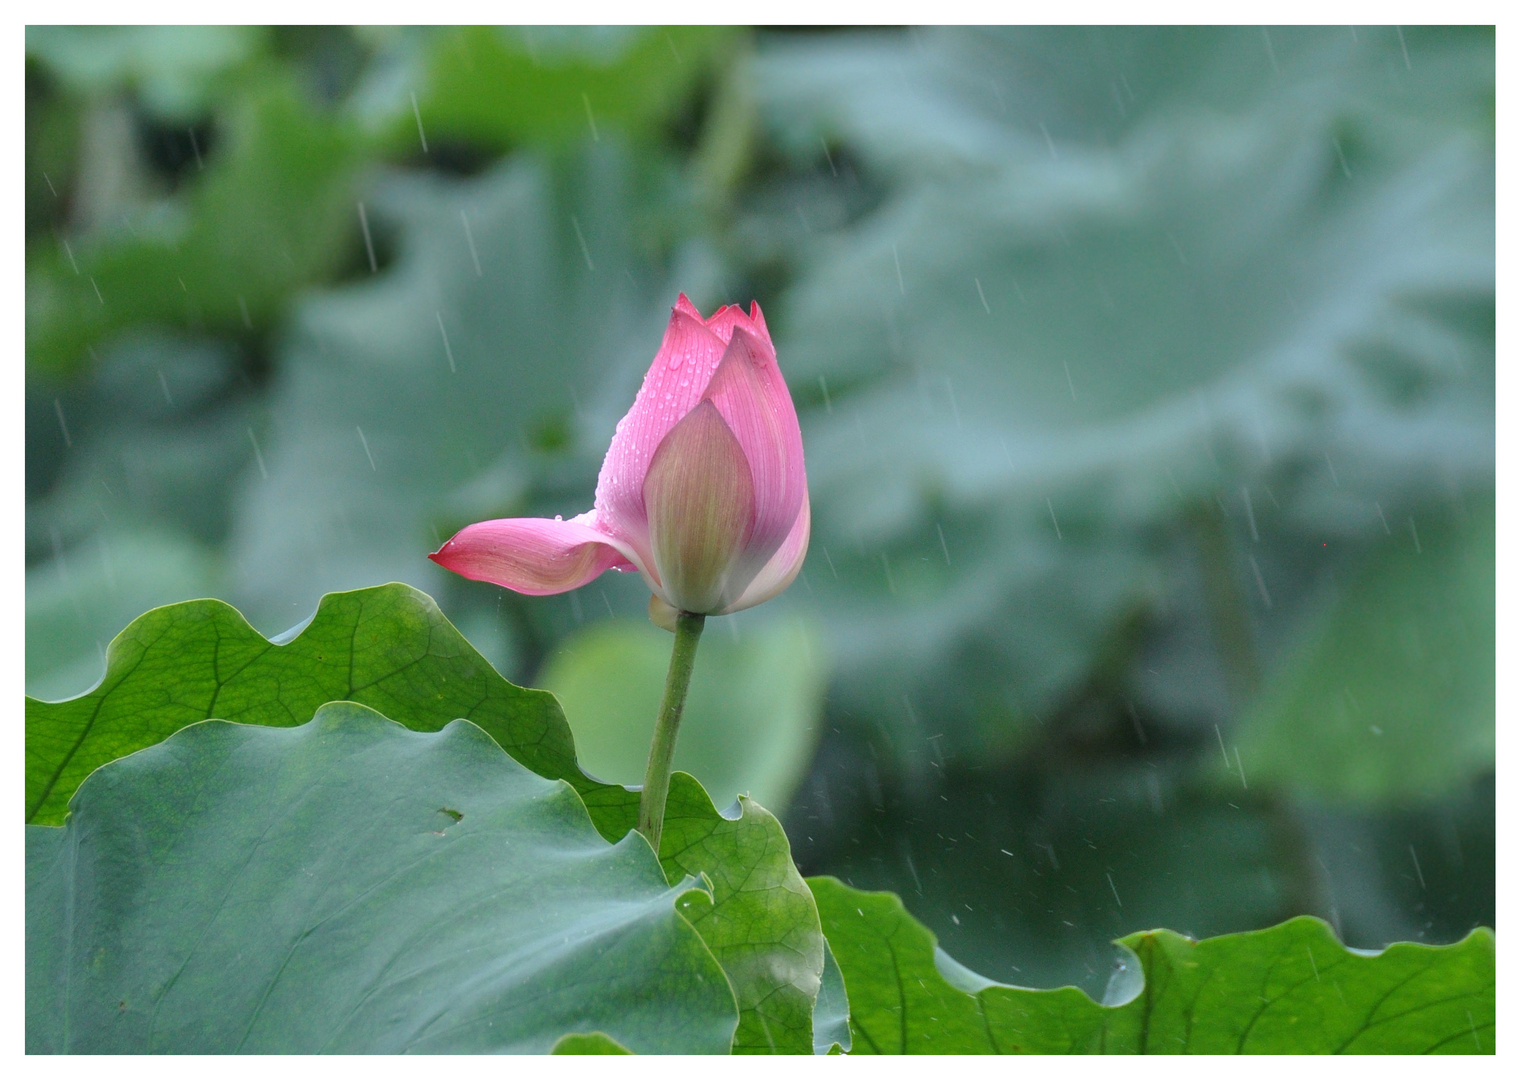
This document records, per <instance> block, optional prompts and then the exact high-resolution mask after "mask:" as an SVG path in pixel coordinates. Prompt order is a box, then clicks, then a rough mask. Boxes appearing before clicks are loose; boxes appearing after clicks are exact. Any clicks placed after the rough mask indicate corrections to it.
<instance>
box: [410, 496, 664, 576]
mask: <svg viewBox="0 0 1521 1080" xmlns="http://www.w3.org/2000/svg"><path fill="white" fill-rule="evenodd" d="M595 525H596V517H595V511H593V512H592V513H587V514H582V515H580V516H579V517H575V518H572V519H571V520H569V521H561V520H559V519H558V518H554V519H551V518H499V519H497V520H495V521H481V522H477V523H476V524H474V525H467V526H466V527H465V528H463V529H461V530H460V531H459V532H457V533H456V534H455V535H454V536H453V537H452V538H451V539H450V540H449V542H448V543H446V544H445V545H444V546H443V547H441V548H439V549H438V550H437V551H435V552H434V553H433V554H432V555H429V556H428V558H430V559H432V560H433V561H434V562H436V563H438V565H440V566H442V567H444V568H445V569H446V570H453V571H454V572H455V573H456V574H461V575H463V576H464V577H467V578H470V579H471V580H473V581H490V582H493V583H495V584H497V585H503V586H505V587H507V588H509V589H512V590H514V591H515V592H520V593H527V594H528V595H529V596H547V595H549V594H550V593H561V592H566V591H567V590H569V589H575V588H578V587H580V586H582V585H585V584H586V583H587V582H588V581H590V580H591V579H592V578H594V577H596V576H597V575H598V574H600V573H602V572H603V571H604V570H612V569H618V570H637V569H639V567H638V566H637V565H636V564H635V563H634V562H633V561H632V560H631V559H630V557H629V556H630V555H631V554H632V553H631V552H629V551H627V550H626V549H625V548H624V545H623V544H621V543H620V542H619V541H617V540H615V539H613V538H612V537H609V536H608V535H607V534H606V533H604V532H602V531H601V530H599V529H598V528H596V527H595Z"/></svg>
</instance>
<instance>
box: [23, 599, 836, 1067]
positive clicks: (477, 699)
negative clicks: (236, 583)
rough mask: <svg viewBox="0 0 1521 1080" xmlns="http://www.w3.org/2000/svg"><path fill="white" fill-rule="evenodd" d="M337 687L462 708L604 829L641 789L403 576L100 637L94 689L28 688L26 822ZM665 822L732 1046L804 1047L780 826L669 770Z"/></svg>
mask: <svg viewBox="0 0 1521 1080" xmlns="http://www.w3.org/2000/svg"><path fill="white" fill-rule="evenodd" d="M339 700H342V701H355V702H358V703H359V704H362V705H367V706H369V707H370V708H373V709H375V710H377V711H379V712H381V713H383V714H384V715H386V716H387V717H389V718H391V719H393V720H395V721H396V722H398V723H400V724H402V725H403V726H404V727H407V728H410V729H412V730H413V731H424V732H426V731H437V730H439V729H441V728H443V727H444V726H445V725H447V724H449V723H450V722H452V721H453V720H455V719H466V720H469V721H471V722H472V723H473V724H475V725H477V726H478V727H480V728H481V729H482V730H484V731H485V732H486V733H487V734H488V735H490V736H491V737H492V738H493V739H495V740H496V742H497V743H498V744H499V745H500V746H501V747H502V749H504V750H506V751H507V753H508V754H510V755H511V756H512V757H513V758H515V759H516V760H517V761H518V762H519V763H520V764H522V765H524V766H526V767H528V768H529V769H531V770H533V771H534V772H536V773H538V774H539V775H540V776H543V777H547V778H549V779H552V780H555V779H558V780H565V781H566V782H568V783H569V784H570V785H571V786H572V787H573V788H575V789H576V791H577V793H578V794H579V795H580V796H581V799H582V800H583V801H584V803H585V804H586V807H587V809H588V811H589V812H590V814H591V817H592V821H593V823H594V824H595V825H596V827H597V829H598V831H599V832H600V833H601V834H602V836H603V837H604V838H605V839H607V840H609V841H618V840H620V839H621V838H623V837H625V836H626V835H627V834H628V832H629V831H630V830H631V829H632V828H633V827H634V824H635V820H636V817H637V813H638V804H639V796H638V793H637V792H635V791H630V790H629V789H627V788H624V787H622V786H619V785H615V784H604V783H601V782H600V781H597V780H595V779H593V778H591V777H588V776H587V775H586V774H585V773H584V772H582V771H581V769H580V768H579V766H578V765H577V764H576V757H575V745H574V742H573V739H572V736H571V733H570V729H569V727H568V726H567V725H566V723H565V718H564V715H563V714H562V713H561V711H560V707H559V704H558V703H557V702H556V701H555V699H554V697H553V696H552V695H550V694H548V693H545V692H543V691H539V690H527V689H523V688H520V687H517V686H514V685H512V684H511V683H509V682H508V681H507V680H505V679H503V678H502V677H501V676H500V675H499V674H497V672H496V671H495V670H494V669H493V668H492V667H491V665H490V664H488V663H487V662H486V661H485V659H484V658H482V657H481V656H480V654H479V653H477V652H476V651H475V649H474V648H473V647H471V645H470V644H469V642H467V641H466V640H465V639H464V638H463V637H462V636H461V635H460V634H459V632H458V631H457V630H455V629H454V627H453V626H452V625H450V623H449V622H448V620H447V619H445V618H444V616H443V614H442V613H441V612H440V611H439V610H438V607H437V605H435V604H434V602H433V601H432V599H430V598H429V597H428V596H426V595H425V594H423V593H421V592H419V591H417V590H416V589H413V588H411V587H410V586H406V585H400V584H390V585H384V586H379V587H376V588H370V589H359V590H355V591H353V592H347V593H331V594H329V595H327V596H325V597H323V599H322V601H321V602H320V603H319V604H318V607H317V612H316V615H315V616H314V617H313V618H312V621H311V623H310V624H309V625H308V626H306V627H305V628H304V629H302V631H301V632H300V633H299V634H297V635H296V636H294V637H293V638H291V639H290V640H289V641H288V642H286V643H284V644H280V645H276V644H274V643H272V642H270V641H269V640H267V639H266V638H264V637H263V636H262V635H261V634H259V633H258V632H257V631H256V630H254V629H253V628H252V627H251V626H249V625H248V623H247V621H246V620H244V619H243V617H242V616H241V615H240V614H239V613H238V612H237V611H236V609H234V608H232V607H230V606H229V605H227V604H224V603H222V602H221V601H217V600H195V601H190V602H188V603H183V604H175V605H171V606H168V607H163V608H159V609H157V610H154V611H150V612H148V613H147V614H146V615H143V616H142V617H141V618H139V619H137V620H136V621H134V622H133V623H132V624H131V625H130V626H128V627H127V628H126V630H124V631H122V633H121V634H120V635H118V636H117V638H116V640H114V641H113V642H112V643H111V646H110V649H109V651H108V653H107V666H106V674H105V677H104V678H103V679H102V681H101V683H100V685H99V686H97V687H96V688H95V689H94V690H92V691H91V692H90V693H88V694H85V695H82V696H81V697H78V698H73V699H71V700H69V701H63V702H56V703H54V702H43V701H37V700H36V699H33V698H28V699H27V702H26V716H27V720H26V730H27V735H26V751H27V820H28V822H30V823H32V824H57V823H60V822H61V821H62V820H63V818H64V814H65V810H66V808H67V806H68V802H69V799H70V798H71V797H72V795H73V794H74V792H75V791H76V790H77V789H78V788H79V785H80V784H81V783H82V782H83V781H84V779H85V777H87V776H88V775H89V774H90V773H91V772H92V771H93V770H94V769H96V768H98V767H100V766H101V765H103V764H105V763H106V762H109V761H113V760H115V759H117V758H120V757H123V756H125V755H127V754H131V753H133V752H135V751H137V750H141V749H143V748H145V747H148V746H152V745H154V744H155V743H158V742H161V741H162V740H164V739H166V738H168V737H170V736H171V735H173V734H174V733H175V732H176V731H178V730H180V729H182V728H184V727H186V726H187V725H190V724H194V723H197V722H199V721H202V720H207V719H223V720H232V721H236V722H238V723H242V724H257V725H264V726H271V727H291V726H294V725H296V724H299V723H302V722H304V721H305V720H306V719H309V718H310V717H311V716H312V714H313V713H314V712H316V710H317V709H318V707H319V706H321V705H323V704H324V703H326V702H329V701H339ZM666 821H667V823H666V828H665V832H664V834H663V837H662V844H661V847H662V863H663V865H664V867H665V870H666V872H667V874H668V875H674V879H679V878H681V877H683V876H686V875H688V874H691V875H694V876H695V875H698V874H700V873H704V872H705V873H707V874H708V876H709V878H710V879H711V880H712V881H713V883H714V896H713V904H712V912H711V914H710V915H709V916H707V917H705V918H701V919H696V920H695V923H696V925H697V926H698V929H699V932H700V933H702V935H703V937H704V939H705V940H707V941H708V944H709V946H710V947H711V948H712V949H713V951H714V954H715V955H717V956H718V957H719V958H720V962H721V963H723V964H724V965H725V972H726V974H727V975H728V977H729V979H730V982H731V984H732V985H733V987H734V992H735V995H736V997H737V998H738V999H739V1000H740V1002H741V1023H740V1029H739V1034H738V1037H737V1041H736V1045H735V1048H736V1049H739V1050H743V1049H754V1050H759V1051H762V1052H765V1051H769V1050H770V1049H771V1048H772V1046H775V1048H776V1049H777V1050H778V1051H781V1052H792V1053H809V1052H810V1051H811V1049H812V1036H811V1032H810V1023H809V1017H810V1014H811V1010H812V1007H813V1001H814V998H815V996H816V995H817V992H818V983H819V973H820V972H821V971H822V968H823V938H822V935H821V933H820V930H819V926H818V916H817V914H816V912H815V910H814V905H813V898H812V895H811V894H810V893H809V892H808V890H807V889H806V887H805V886H804V884H803V880H802V877H801V875H799V874H798V872H797V869H796V868H795V867H794V866H793V865H792V861H791V856H790V853H789V848H788V845H787V839H786V835H785V833H784V832H783V831H782V828H781V824H780V823H779V822H778V821H777V820H776V819H775V817H773V816H772V815H771V814H770V813H768V812H766V811H765V810H763V809H761V808H760V807H759V806H756V805H755V804H754V803H747V805H746V807H745V809H744V812H743V813H742V814H741V816H740V817H738V818H737V819H735V820H730V819H728V818H725V817H723V816H722V815H720V814H718V813H717V811H716V810H714V808H713V804H712V802H711V801H710V800H709V799H708V797H707V794H706V792H704V791H703V790H702V788H701V786H700V785H699V784H697V782H696V781H694V780H693V779H692V778H691V777H689V776H687V775H686V774H684V773H677V774H675V775H674V776H673V777H672V784H671V796H670V803H669V806H668V809H667V818H666ZM713 860H718V861H713Z"/></svg>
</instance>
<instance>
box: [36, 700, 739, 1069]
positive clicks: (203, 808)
mask: <svg viewBox="0 0 1521 1080" xmlns="http://www.w3.org/2000/svg"><path fill="white" fill-rule="evenodd" d="M28 845H29V849H30V850H29V853H28V855H29V857H28V871H29V873H28V882H27V886H28V887H27V900H28V905H27V923H28V927H27V929H28V933H27V953H28V955H27V971H28V984H27V1049H28V1051H31V1052H44V1051H51V1052H55V1053H124V1052H145V1053H173V1052H178V1053H228V1052H252V1053H315V1052H332V1053H356V1052H386V1053H398V1052H420V1053H438V1052H467V1053H479V1052H486V1051H519V1052H527V1051H539V1052H543V1051H547V1050H549V1049H550V1048H551V1047H552V1046H553V1045H554V1044H555V1042H556V1040H557V1039H558V1038H559V1037H560V1036H561V1035H564V1034H566V1033H569V1032H576V1031H600V1032H605V1033H606V1034H607V1035H608V1036H611V1038H613V1039H614V1040H616V1041H617V1042H618V1043H620V1044H621V1045H623V1046H626V1047H628V1048H630V1049H632V1050H635V1051H636V1052H644V1053H680V1052H686V1053H694V1052H695V1053H721V1052H723V1051H724V1050H725V1049H727V1047H728V1045H729V1040H730V1037H731V1035H732V1033H733V1030H734V1025H735V1022H736V1015H735V1009H734V1003H733V999H732V997H731V995H730V994H729V990H728V986H727V983H726V980H725V978H724V974H723V971H722V970H721V969H720V968H719V966H718V964H717V962H716V961H715V960H714V959H713V956H712V954H711V953H710V952H709V951H708V949H707V948H706V946H704V945H703V943H702V940H701V938H700V937H699V935H698V934H696V933H695V932H694V931H693V929H692V927H691V925H690V924H689V923H688V922H687V921H686V919H684V918H683V917H682V916H681V915H680V914H679V913H678V911H677V904H678V898H679V897H680V896H681V894H682V893H684V892H685V891H687V887H688V886H689V885H690V884H691V882H690V879H688V880H687V881H686V882H683V883H680V884H677V885H675V886H672V885H669V884H668V883H667V882H666V880H665V877H664V875H663V874H662V873H661V871H660V868H659V866H658V865H657V864H656V862H655V859H654V857H653V855H652V854H651V852H650V849H649V846H648V845H647V844H645V843H644V842H643V841H642V840H640V839H639V837H638V836H637V835H631V836H629V837H626V838H625V839H624V840H623V841H622V842H620V843H618V844H616V845H612V846H609V845H608V844H607V843H606V841H604V840H603V839H602V838H601V837H600V836H598V835H597V833H596V831H595V830H594V829H593V828H592V824H591V821H590V820H589V819H588V817H587V815H586V810H585V807H584V806H583V804H582V803H581V800H580V799H579V798H577V796H576V795H575V793H574V791H572V790H571V788H570V787H569V786H568V785H566V784H563V783H558V782H554V781H548V780H545V779H543V778H542V777H539V776H536V775H534V774H533V773H531V772H529V771H528V770H526V769H524V768H523V767H522V766H520V765H518V764H517V763H516V762H514V761H512V760H511V759H509V758H508V757H507V755H505V754H503V753H502V751H501V749H500V748H499V747H498V746H497V745H496V744H495V743H494V742H493V741H492V740H491V739H490V737H489V736H487V735H486V734H485V733H484V732H482V731H481V730H480V729H479V728H477V727H475V726H474V725H473V724H470V723H468V722H464V721H459V722H455V723H452V724H450V725H449V726H448V727H446V728H445V729H444V730H443V731H441V732H438V733H430V734H417V733H414V732H410V731H407V730H406V729H405V728H403V727H401V726H400V725H397V724H393V723H391V722H389V721H387V720H386V719H385V718H384V717H382V716H379V715H377V714H376V713H374V712H372V711H371V710H369V709H366V708H364V707H363V706H359V705H354V704H352V703H347V702H340V703H335V704H331V705H327V706H324V707H323V708H322V709H321V710H319V711H318V713H317V715H316V717H315V718H314V719H313V720H312V721H311V722H310V723H307V724H304V725H302V726H301V727H297V728H294V729H290V730H275V729H271V728H267V727H259V726H245V725H238V724H230V723H225V722H220V721H212V722H208V723H202V724H197V725H194V726H192V727H190V728H187V729H185V730H183V731H181V732H179V733H177V734H175V735H174V736H172V737H171V738H170V739H168V740H166V741H165V742H163V743H161V744H159V745H157V746H154V747H151V748H149V749H147V750H144V751H142V752H140V753H138V754H134V755H132V756H130V757H127V758H124V759H122V760H120V761H116V762H113V763H111V764H110V765H107V766H106V767H105V768H103V769H101V770H99V771H98V772H96V773H95V774H94V775H93V776H92V777H91V778H90V779H89V780H88V781H87V782H86V783H85V784H84V785H83V786H82V787H81V788H80V789H79V791H78V793H77V794H76V795H75V798H74V800H73V802H72V804H71V813H70V815H69V821H68V824H67V825H66V826H65V827H63V828H62V829H46V828H32V829H29V830H28Z"/></svg>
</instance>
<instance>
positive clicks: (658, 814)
mask: <svg viewBox="0 0 1521 1080" xmlns="http://www.w3.org/2000/svg"><path fill="white" fill-rule="evenodd" d="M706 621H707V616H706V615H693V614H692V613H691V612H689V611H683V612H681V613H680V614H679V615H677V616H676V643H675V644H674V645H672V646H671V669H670V671H668V672H667V673H666V676H665V697H664V698H662V699H661V701H660V713H659V715H658V716H656V717H655V738H654V739H653V740H652V741H651V742H650V763H649V765H648V766H647V767H646V768H645V770H644V790H643V791H641V792H640V793H639V831H640V832H641V833H643V834H644V838H645V839H646V840H648V841H649V842H650V846H651V847H652V848H654V849H655V854H656V855H659V854H660V827H661V826H662V825H663V824H664V823H665V797H666V793H667V792H668V791H670V789H671V759H672V758H673V757H675V756H676V729H677V728H678V727H680V726H681V709H682V706H684V705H685V704H686V702H687V685H688V684H689V683H690V682H691V681H692V664H693V663H694V662H695V661H696V660H697V639H698V638H699V637H701V636H702V625H703V623H704V622H706Z"/></svg>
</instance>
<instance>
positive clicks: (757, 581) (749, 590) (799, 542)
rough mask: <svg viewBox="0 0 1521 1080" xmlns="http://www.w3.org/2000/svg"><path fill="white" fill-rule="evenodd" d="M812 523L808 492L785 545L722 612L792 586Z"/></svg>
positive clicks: (758, 600) (750, 604) (742, 607)
mask: <svg viewBox="0 0 1521 1080" xmlns="http://www.w3.org/2000/svg"><path fill="white" fill-rule="evenodd" d="M810 526H811V514H810V512H809V509H808V495H807V493H806V492H805V493H804V494H803V508H802V510H801V512H800V513H799V514H798V516H797V521H796V523H794V524H793V526H792V531H791V532H790V533H788V534H787V539H786V540H784V541H782V546H781V547H779V548H777V549H776V554H775V555H772V556H771V560H770V561H769V562H768V563H766V565H765V566H764V567H763V568H762V569H761V572H760V573H758V574H756V575H755V578H754V579H753V580H752V581H751V582H750V584H749V585H747V586H746V587H745V591H744V592H742V593H740V595H739V599H737V600H735V601H734V602H733V603H731V604H730V605H729V606H728V607H726V608H724V609H723V610H722V611H720V612H719V614H720V615H728V614H730V613H731V612H735V611H743V610H744V609H745V608H749V607H754V606H755V605H756V604H764V603H765V602H766V601H767V600H770V599H771V598H772V597H773V596H777V595H780V594H781V592H782V591H783V590H784V589H786V588H787V586H788V585H791V584H792V581H793V579H794V578H796V577H797V575H798V571H799V570H801V569H802V568H803V560H804V559H805V558H806V557H807V555H808V531H809V528H810ZM657 625H658V624H657Z"/></svg>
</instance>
